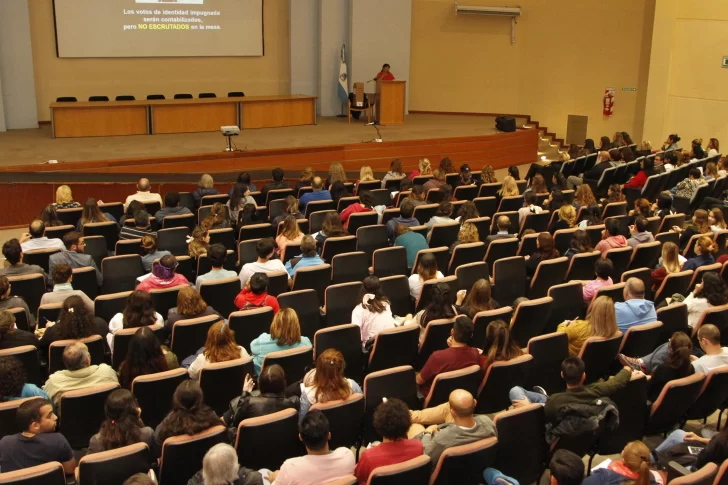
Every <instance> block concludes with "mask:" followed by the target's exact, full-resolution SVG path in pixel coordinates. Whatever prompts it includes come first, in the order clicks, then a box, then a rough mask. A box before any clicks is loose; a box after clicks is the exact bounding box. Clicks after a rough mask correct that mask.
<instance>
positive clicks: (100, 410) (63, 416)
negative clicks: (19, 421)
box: [51, 344, 119, 449]
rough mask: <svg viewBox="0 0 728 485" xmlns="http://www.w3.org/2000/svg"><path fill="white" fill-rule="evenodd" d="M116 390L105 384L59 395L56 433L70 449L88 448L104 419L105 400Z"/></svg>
mask: <svg viewBox="0 0 728 485" xmlns="http://www.w3.org/2000/svg"><path fill="white" fill-rule="evenodd" d="M51 345H52V344H51ZM118 388H119V384H117V383H107V384H99V385H95V386H90V387H84V388H82V389H77V390H74V391H66V392H64V393H63V394H62V395H61V399H60V402H59V404H58V415H59V416H60V425H59V426H58V432H60V433H61V434H63V436H64V437H65V438H66V439H67V440H68V443H69V444H70V445H71V448H73V449H80V448H86V447H87V446H88V443H89V440H90V439H91V437H92V436H93V435H95V434H96V433H98V431H99V427H100V426H101V423H102V422H103V421H104V419H106V416H105V415H104V403H105V402H106V398H107V397H108V396H109V394H111V393H112V392H113V391H115V390H116V389H118Z"/></svg>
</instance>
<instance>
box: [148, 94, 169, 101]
mask: <svg viewBox="0 0 728 485" xmlns="http://www.w3.org/2000/svg"><path fill="white" fill-rule="evenodd" d="M154 99H166V98H165V97H164V94H148V95H147V100H154Z"/></svg>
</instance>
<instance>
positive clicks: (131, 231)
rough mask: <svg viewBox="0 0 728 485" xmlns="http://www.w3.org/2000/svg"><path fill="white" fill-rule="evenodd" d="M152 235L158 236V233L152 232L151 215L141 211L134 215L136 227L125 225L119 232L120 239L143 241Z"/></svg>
mask: <svg viewBox="0 0 728 485" xmlns="http://www.w3.org/2000/svg"><path fill="white" fill-rule="evenodd" d="M150 235H151V236H156V235H157V232H156V231H153V230H152V222H151V220H150V219H149V213H148V212H147V211H145V210H139V211H136V212H135V213H134V227H129V226H127V225H126V224H125V225H124V226H123V227H122V228H121V231H120V232H119V239H141V238H143V237H144V236H150Z"/></svg>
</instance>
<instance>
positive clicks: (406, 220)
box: [387, 199, 420, 241]
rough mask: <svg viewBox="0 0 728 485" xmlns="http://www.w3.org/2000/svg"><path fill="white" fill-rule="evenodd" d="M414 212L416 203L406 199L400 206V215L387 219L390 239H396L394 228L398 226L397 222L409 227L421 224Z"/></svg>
mask: <svg viewBox="0 0 728 485" xmlns="http://www.w3.org/2000/svg"><path fill="white" fill-rule="evenodd" d="M414 213H415V205H414V204H413V203H412V201H410V200H407V199H405V200H404V202H402V205H401V206H400V207H399V215H398V216H397V217H393V218H391V219H390V220H389V221H387V233H388V234H389V239H390V241H394V239H395V235H394V229H395V228H396V227H397V224H402V225H403V226H407V227H412V226H419V225H420V222H419V221H418V220H417V219H415V218H414V217H413V214H414Z"/></svg>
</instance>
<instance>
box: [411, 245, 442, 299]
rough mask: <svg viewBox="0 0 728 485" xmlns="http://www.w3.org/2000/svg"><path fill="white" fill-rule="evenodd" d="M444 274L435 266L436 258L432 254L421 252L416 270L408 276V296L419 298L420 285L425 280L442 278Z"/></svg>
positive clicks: (422, 284) (423, 283)
mask: <svg viewBox="0 0 728 485" xmlns="http://www.w3.org/2000/svg"><path fill="white" fill-rule="evenodd" d="M444 277H445V276H444V275H443V274H442V272H441V271H440V270H439V269H438V268H437V258H436V257H435V255H434V254H432V253H430V252H427V253H421V254H420V259H419V262H418V264H417V271H416V272H415V274H413V275H410V277H409V289H410V296H411V297H412V298H414V299H415V300H418V299H419V298H420V294H421V293H422V287H423V286H424V285H425V283H426V282H427V281H430V280H434V279H440V278H444Z"/></svg>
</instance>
